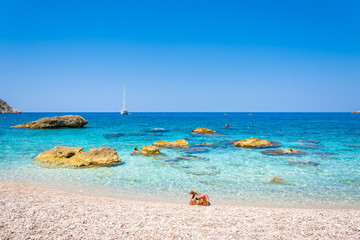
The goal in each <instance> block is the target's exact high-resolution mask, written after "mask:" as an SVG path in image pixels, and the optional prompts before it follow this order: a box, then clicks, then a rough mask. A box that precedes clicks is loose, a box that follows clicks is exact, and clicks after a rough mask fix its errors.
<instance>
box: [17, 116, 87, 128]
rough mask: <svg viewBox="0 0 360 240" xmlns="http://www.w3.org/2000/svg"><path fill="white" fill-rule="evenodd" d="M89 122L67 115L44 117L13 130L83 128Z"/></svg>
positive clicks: (79, 117)
mask: <svg viewBox="0 0 360 240" xmlns="http://www.w3.org/2000/svg"><path fill="white" fill-rule="evenodd" d="M87 123H88V122H87V121H86V120H85V119H84V118H82V117H81V116H79V115H66V116H60V117H57V116H56V117H44V118H40V119H39V120H37V121H33V122H28V123H24V124H20V125H16V126H13V127H12V128H35V129H44V128H82V127H84V126H85V125H86V124H87Z"/></svg>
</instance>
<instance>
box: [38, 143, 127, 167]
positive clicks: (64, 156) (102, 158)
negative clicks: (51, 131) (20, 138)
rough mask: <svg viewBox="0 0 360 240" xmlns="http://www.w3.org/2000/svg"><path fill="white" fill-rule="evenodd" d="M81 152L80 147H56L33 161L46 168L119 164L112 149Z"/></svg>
mask: <svg viewBox="0 0 360 240" xmlns="http://www.w3.org/2000/svg"><path fill="white" fill-rule="evenodd" d="M82 150H83V148H82V147H65V146H56V147H54V148H52V149H51V150H48V151H45V152H42V153H40V154H39V155H37V156H36V157H35V158H34V161H36V162H38V163H39V164H41V165H43V166H46V167H56V166H63V167H102V166H111V165H114V164H118V163H120V162H121V160H120V158H119V156H118V154H117V152H116V150H115V149H113V148H109V147H100V148H90V149H89V151H87V152H82Z"/></svg>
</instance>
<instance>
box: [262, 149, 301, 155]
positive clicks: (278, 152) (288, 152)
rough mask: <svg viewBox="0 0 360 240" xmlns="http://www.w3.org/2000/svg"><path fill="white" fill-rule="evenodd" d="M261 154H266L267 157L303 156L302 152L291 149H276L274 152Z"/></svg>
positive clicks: (268, 151) (269, 151)
mask: <svg viewBox="0 0 360 240" xmlns="http://www.w3.org/2000/svg"><path fill="white" fill-rule="evenodd" d="M261 153H264V154H267V155H296V154H303V152H300V151H299V150H296V149H291V148H278V149H274V150H267V151H262V152H261Z"/></svg>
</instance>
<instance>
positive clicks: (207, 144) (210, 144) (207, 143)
mask: <svg viewBox="0 0 360 240" xmlns="http://www.w3.org/2000/svg"><path fill="white" fill-rule="evenodd" d="M201 145H205V146H212V145H214V143H211V142H204V143H202V144H201Z"/></svg>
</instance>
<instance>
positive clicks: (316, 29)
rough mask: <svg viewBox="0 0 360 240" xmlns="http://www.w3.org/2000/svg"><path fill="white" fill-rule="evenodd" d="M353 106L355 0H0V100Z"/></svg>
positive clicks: (248, 108)
mask: <svg viewBox="0 0 360 240" xmlns="http://www.w3.org/2000/svg"><path fill="white" fill-rule="evenodd" d="M124 84H126V93H127V108H128V110H129V111H133V112H139V111H145V112H152V111H156V112H167V111H172V112H176V111H179V112H187V111H195V112H197V111H199V112H201V111H204V112H211V111H214V112H216V111H220V112H230V111H233V112H243V111H244V112H255V111H266V112H271V111H280V112H286V111H301V112H304V111H305V112H306V111H355V110H360V1H359V0H349V1H347V0H342V1H331V0H326V1H306V0H305V1H304V0H301V1H289V0H286V1H256V0H254V1H209V0H206V1H171V0H166V1H165V0H164V1H154V0H152V1H136V0H131V1H105V0H103V1H89V0H87V1H66V0H61V1H55V0H54V1H49V0H46V1H36V0H32V1H28V0H25V1H17V0H0V98H1V99H4V100H5V101H7V102H8V103H9V104H10V105H12V106H13V107H14V108H17V109H19V110H22V111H31V112H41V111H45V112H50V111H54V112H64V111H82V112H87V111H89V112H115V111H120V110H121V102H122V88H123V86H124Z"/></svg>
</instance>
